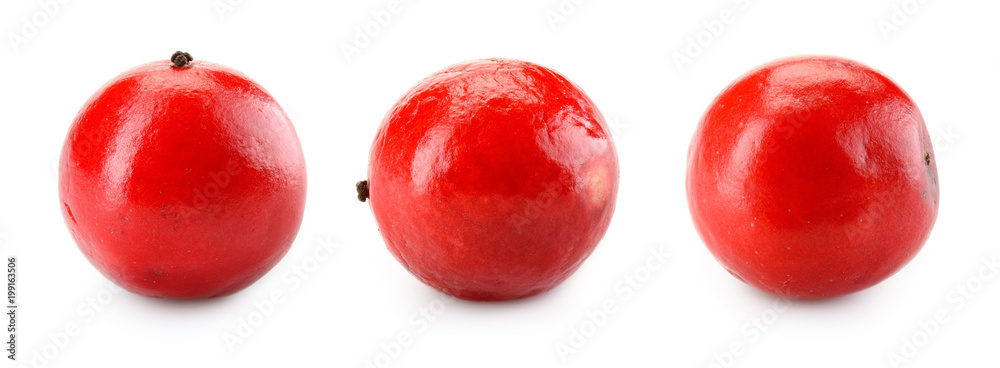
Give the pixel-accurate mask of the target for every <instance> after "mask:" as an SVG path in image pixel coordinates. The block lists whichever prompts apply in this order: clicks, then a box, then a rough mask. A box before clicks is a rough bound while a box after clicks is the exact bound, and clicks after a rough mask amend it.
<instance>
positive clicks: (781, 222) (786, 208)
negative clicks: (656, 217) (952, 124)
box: [687, 56, 938, 298]
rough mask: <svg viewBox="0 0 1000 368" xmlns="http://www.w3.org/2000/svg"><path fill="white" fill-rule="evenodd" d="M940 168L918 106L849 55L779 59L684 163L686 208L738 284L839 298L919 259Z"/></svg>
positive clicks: (723, 98) (705, 124)
mask: <svg viewBox="0 0 1000 368" xmlns="http://www.w3.org/2000/svg"><path fill="white" fill-rule="evenodd" d="M936 162H937V161H936V160H935V156H934V150H933V149H932V148H931V140H930V137H929V135H928V133H927V128H926V127H925V125H924V121H923V118H922V117H921V115H920V112H919V111H918V110H917V107H916V105H914V103H913V101H912V100H911V99H910V98H909V96H907V95H906V93H904V92H903V91H902V90H901V89H900V88H899V87H898V86H896V84H895V83H893V82H892V81H890V80H889V79H888V78H886V77H885V76H883V75H882V74H880V73H879V72H877V71H874V70H872V69H870V68H868V67H866V66H864V65H861V64H859V63H857V62H854V61H850V60H846V59H840V58H834V57H823V56H804V57H796V58H789V59H783V60H778V61H774V62H771V63H768V64H765V65H763V66H761V67H759V68H757V69H755V70H752V71H751V72H749V73H748V74H746V75H744V76H742V77H740V78H739V79H738V80H736V81H735V82H733V84H731V85H730V86H729V87H728V88H726V90H725V91H723V92H722V93H721V94H720V95H719V96H718V97H717V98H716V99H715V101H714V102H712V104H711V106H710V107H709V109H708V111H707V112H706V113H705V115H704V117H703V118H702V120H701V123H700V125H699V126H698V130H697V132H696V133H695V136H694V140H693V141H692V143H691V147H690V151H689V155H688V172H687V193H688V205H689V207H690V209H691V215H692V218H693V220H694V223H695V226H696V228H697V229H698V233H699V234H700V235H701V238H702V240H703V241H704V242H705V244H706V245H707V246H708V249H709V250H710V251H711V252H712V254H713V255H714V256H715V257H716V259H717V260H718V261H719V262H720V263H721V264H722V265H723V266H724V267H725V268H726V269H727V270H729V272H730V273H732V274H733V275H734V276H736V277H737V278H739V279H741V280H743V281H744V282H746V283H748V284H750V285H753V286H755V287H757V288H759V289H761V290H763V291H766V292H769V293H772V294H775V295H779V296H784V297H792V298H826V297H834V296H838V295H843V294H847V293H851V292H855V291H858V290H861V289H864V288H867V287H869V286H872V285H874V284H876V283H878V282H880V281H882V280H884V279H885V278H887V277H889V276H891V275H892V274H893V273H895V272H896V271H898V270H899V269H900V268H901V267H902V266H903V265H905V264H906V263H907V262H909V261H910V260H911V259H912V258H913V257H914V256H915V255H916V254H917V252H918V251H919V250H920V248H921V247H922V246H923V244H924V242H925V241H926V240H927V237H928V235H929V234H930V231H931V228H932V227H933V225H934V220H935V218H936V217H937V210H938V180H937V164H936Z"/></svg>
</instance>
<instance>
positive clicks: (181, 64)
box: [170, 51, 194, 68]
mask: <svg viewBox="0 0 1000 368" xmlns="http://www.w3.org/2000/svg"><path fill="white" fill-rule="evenodd" d="M193 60H194V58H193V57H191V54H189V53H186V52H184V51H177V52H175V53H174V55H173V56H171V57H170V61H172V62H173V63H174V68H186V67H189V66H191V65H190V64H189V63H190V62H191V61H193Z"/></svg>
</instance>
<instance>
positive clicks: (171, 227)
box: [59, 61, 306, 298]
mask: <svg viewBox="0 0 1000 368" xmlns="http://www.w3.org/2000/svg"><path fill="white" fill-rule="evenodd" d="M227 176H228V178H229V179H228V180H226V177H227ZM305 194H306V169H305V161H304V159H303V156H302V149H301V147H300V146H299V141H298V138H297V136H296V134H295V130H294V128H293V127H292V124H291V122H290V121H289V120H288V117H287V116H286V115H285V113H284V111H283V110H282V109H281V107H280V106H278V104H277V103H276V102H275V101H274V99H272V98H271V96H270V95H269V94H268V93H267V92H266V91H265V90H264V89H263V88H262V87H260V86H259V85H258V84H256V83H255V82H253V81H251V80H250V79H249V78H247V77H246V76H244V75H242V74H240V73H239V72H236V71H234V70H232V69H229V68H226V67H224V66H221V65H216V64H211V63H206V62H200V61H194V62H192V63H191V64H190V66H189V67H186V68H175V67H172V64H171V63H170V62H168V61H163V62H154V63H150V64H146V65H143V66H139V67H137V68H135V69H132V70H130V71H127V72H125V73H123V74H122V75H119V76H118V77H116V78H114V79H113V80H111V81H110V82H108V84H106V85H105V86H104V87H102V88H101V89H100V90H99V91H97V93H96V94H95V95H94V96H93V97H92V98H91V99H90V101H88V102H87V104H86V105H84V107H83V109H82V110H81V111H80V113H79V115H77V117H76V120H75V121H74V123H73V125H72V127H71V128H70V132H69V134H68V136H67V138H66V143H65V145H64V146H63V152H62V157H61V160H60V166H59V196H60V198H61V200H62V212H63V217H64V218H65V220H66V224H67V225H68V227H69V230H70V233H72V235H73V238H74V239H75V240H76V243H77V245H79V247H80V250H81V251H83V254H84V255H85V256H86V257H87V259H89V260H90V262H91V263H92V264H93V265H94V266H95V267H97V269H98V270H100V271H101V273H103V274H104V275H105V276H107V277H108V278H109V279H111V280H112V281H114V282H115V283H116V284H118V285H120V286H121V287H123V288H125V289H127V290H129V291H131V292H134V293H137V294H141V295H147V296H153V297H166V298H207V297H215V296H223V295H228V294H232V293H234V292H236V291H239V290H240V289H243V288H245V287H247V286H248V285H250V284H251V283H253V282H254V281H256V280H257V279H259V278H260V277H261V276H263V275H264V274H265V273H266V272H267V271H268V270H270V269H271V268H272V267H273V266H274V265H275V264H276V263H277V262H278V261H279V260H280V259H281V257H282V256H284V254H285V253H286V252H287V251H288V248H289V247H290V246H291V244H292V240H293V239H294V238H295V235H296V233H297V232H298V229H299V224H300V222H301V221H302V212H303V209H304V204H305Z"/></svg>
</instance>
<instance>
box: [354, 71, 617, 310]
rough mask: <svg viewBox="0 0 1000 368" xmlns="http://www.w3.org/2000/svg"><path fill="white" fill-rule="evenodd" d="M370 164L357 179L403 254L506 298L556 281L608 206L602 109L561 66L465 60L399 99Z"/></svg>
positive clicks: (460, 287)
mask: <svg viewBox="0 0 1000 368" xmlns="http://www.w3.org/2000/svg"><path fill="white" fill-rule="evenodd" d="M368 178H369V180H368V181H367V182H362V183H359V184H360V185H359V193H360V195H361V198H362V199H364V198H365V197H366V195H365V194H368V195H369V196H370V199H371V207H372V211H373V212H374V214H375V219H376V221H377V222H378V225H379V230H380V232H381V234H382V238H383V239H384V240H385V242H386V244H387V245H388V248H389V251H390V252H392V254H393V256H395V257H396V259H398V260H399V261H400V263H402V264H403V266H405V267H406V268H407V269H408V270H409V271H410V272H411V273H413V274H414V275H415V276H416V277H417V278H418V279H420V280H421V281H423V282H424V283H426V284H428V285H430V286H432V287H434V288H436V289H438V290H440V291H442V292H445V293H447V294H450V295H453V296H456V297H459V298H463V299H469V300H503V299H514V298H522V297H527V296H531V295H535V294H538V293H541V292H543V291H547V290H549V289H551V288H553V287H555V286H556V285H558V284H559V283H561V282H562V281H563V280H565V279H566V278H567V277H569V276H570V275H571V274H572V273H573V272H574V271H575V270H576V269H577V268H578V267H579V266H580V264H581V263H582V262H583V261H584V260H585V259H586V258H587V256H589V255H590V253H591V252H592V251H593V250H594V247H596V246H597V243H598V242H599V241H600V240H601V238H602V237H603V236H604V233H605V231H606V230H607V228H608V225H609V223H610V222H611V216H612V213H613V212H614V207H615V198H616V196H617V192H618V158H617V155H616V153H615V148H614V145H613V144H612V141H611V136H610V134H609V131H608V128H607V126H606V124H605V122H604V118H603V117H602V116H601V113H600V112H599V111H598V110H597V108H596V107H595V106H594V103H593V102H592V101H591V100H590V98H588V97H587V96H586V95H585V94H584V93H583V91H582V90H580V88H579V87H577V86H576V85H574V84H573V83H572V82H570V81H569V80H567V79H566V78H565V77H563V76H562V75H560V74H558V73H556V72H554V71H552V70H550V69H548V68H545V67H542V66H539V65H535V64H532V63H528V62H524V61H519V60H510V59H488V60H473V61H469V62H464V63H460V64H456V65H453V66H451V67H449V68H447V69H444V70H442V71H439V72H437V73H434V74H433V75H431V76H429V77H427V78H425V79H424V80H422V81H421V82H420V83H418V84H417V85H416V86H415V87H413V89H411V90H410V91H409V92H408V93H407V94H406V95H405V96H403V97H402V99H400V100H399V101H398V102H397V103H396V105H395V106H394V107H393V108H392V110H390V111H389V113H388V114H387V116H386V117H385V119H384V120H383V121H382V125H381V127H380V128H379V131H378V135H377V136H376V138H375V142H374V144H373V145H372V150H371V157H370V162H369V167H368ZM366 186H367V188H366ZM365 190H368V192H367V193H366V192H365Z"/></svg>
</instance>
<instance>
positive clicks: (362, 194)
mask: <svg viewBox="0 0 1000 368" xmlns="http://www.w3.org/2000/svg"><path fill="white" fill-rule="evenodd" d="M354 186H355V187H356V188H357V189H358V200H359V201H362V202H365V201H367V200H368V180H362V181H359V182H358V183H357V184H355V185H354Z"/></svg>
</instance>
